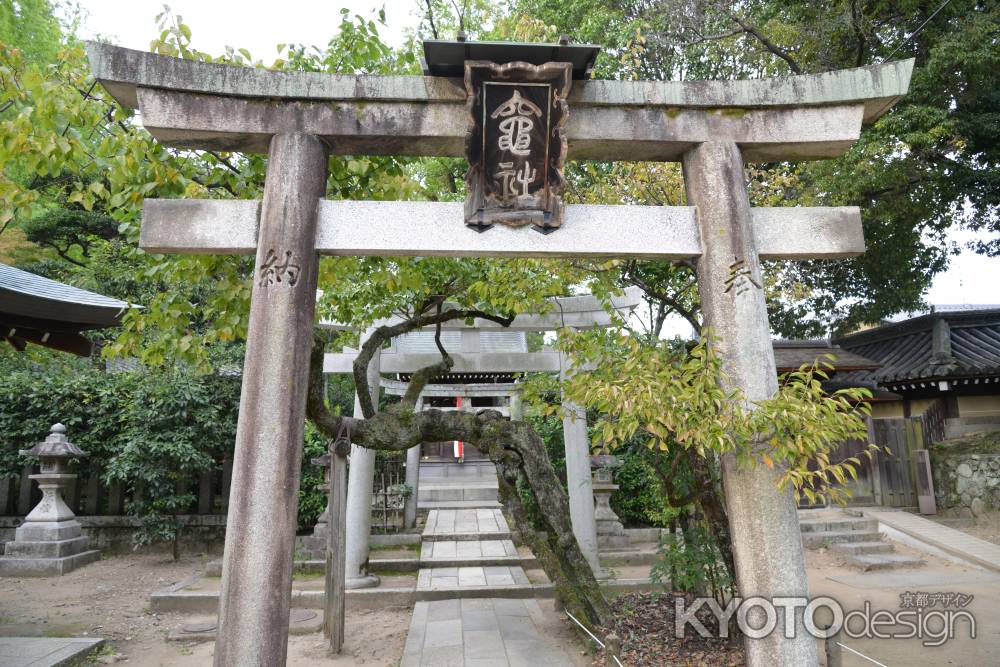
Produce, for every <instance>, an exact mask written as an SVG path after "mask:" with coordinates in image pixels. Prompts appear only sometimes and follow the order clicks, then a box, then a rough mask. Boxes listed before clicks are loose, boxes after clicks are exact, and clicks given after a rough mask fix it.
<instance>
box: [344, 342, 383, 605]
mask: <svg viewBox="0 0 1000 667" xmlns="http://www.w3.org/2000/svg"><path fill="white" fill-rule="evenodd" d="M369 335H370V332H366V334H365V336H364V337H363V339H362V341H361V342H362V344H363V343H364V341H366V340H368V336H369ZM381 359H382V353H381V351H379V350H376V351H375V354H374V355H372V358H371V362H370V363H369V364H368V387H369V389H370V390H371V396H372V402H373V403H374V404H375V407H376V409H377V408H378V394H379V379H380V375H379V365H380V363H381ZM354 416H355V417H357V418H358V419H364V414H363V413H362V412H361V401H360V400H359V399H358V397H357V395H355V397H354ZM374 481H375V450H374V449H366V448H364V447H358V446H357V445H354V444H352V445H351V464H350V466H349V468H348V480H347V553H346V555H345V562H346V570H345V577H346V581H345V584H344V585H345V587H346V588H348V589H354V588H372V587H373V586H378V584H379V578H378V577H377V576H375V575H371V574H368V573H367V572H365V568H366V567H367V564H368V539H369V535H370V533H371V528H372V486H373V483H374Z"/></svg>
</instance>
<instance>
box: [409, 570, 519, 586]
mask: <svg viewBox="0 0 1000 667" xmlns="http://www.w3.org/2000/svg"><path fill="white" fill-rule="evenodd" d="M512 586H528V587H530V586H531V582H530V581H528V575H526V574H525V573H524V568H522V567H521V566H520V565H486V566H479V565H475V566H465V567H422V568H420V571H419V572H418V573H417V591H418V592H419V591H440V590H459V589H480V590H485V589H491V588H508V587H512Z"/></svg>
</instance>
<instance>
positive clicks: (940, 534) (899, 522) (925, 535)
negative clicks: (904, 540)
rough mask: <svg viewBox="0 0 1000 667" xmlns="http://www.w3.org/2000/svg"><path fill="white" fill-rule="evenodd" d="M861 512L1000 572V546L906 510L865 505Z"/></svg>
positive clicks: (944, 549) (960, 556)
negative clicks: (895, 510) (894, 510)
mask: <svg viewBox="0 0 1000 667" xmlns="http://www.w3.org/2000/svg"><path fill="white" fill-rule="evenodd" d="M863 511H864V515H865V517H866V518H869V519H876V520H877V521H879V522H881V523H884V524H885V525H886V526H889V527H890V528H895V529H896V530H898V531H900V532H902V533H905V534H907V535H909V536H911V537H914V538H916V539H918V540H921V541H922V542H926V543H927V544H930V545H932V546H935V547H937V548H939V549H941V550H943V551H946V552H948V553H950V554H954V555H955V556H958V557H959V558H963V559H965V560H967V561H970V562H972V563H975V564H976V565H979V566H981V567H985V568H987V569H989V570H993V571H995V572H1000V545H996V544H993V543H992V542H987V541H986V540H981V539H979V538H978V537H973V536H972V535H969V534H968V533H963V532H962V531H960V530H955V529H954V528H949V527H948V526H942V525H941V524H939V523H936V522H934V521H930V520H929V519H925V518H923V517H921V516H917V515H916V514H910V513H909V512H886V511H881V510H875V509H868V508H865V509H864V510H863Z"/></svg>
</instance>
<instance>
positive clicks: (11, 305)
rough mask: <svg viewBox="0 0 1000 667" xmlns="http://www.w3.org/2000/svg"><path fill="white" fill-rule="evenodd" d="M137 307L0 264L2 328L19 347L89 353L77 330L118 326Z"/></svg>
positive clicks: (88, 344) (6, 335)
mask: <svg viewBox="0 0 1000 667" xmlns="http://www.w3.org/2000/svg"><path fill="white" fill-rule="evenodd" d="M135 307H136V306H132V305H130V304H128V303H126V302H124V301H119V300H118V299H113V298H111V297H108V296H104V295H103V294H97V293H96V292H90V291H88V290H85V289H80V288H79V287H73V286H72V285H67V284H65V283H61V282H58V281H55V280H50V279H49V278H44V277H42V276H39V275H35V274H34V273H29V272H28V271H22V270H21V269H17V268H14V267H13V266H8V265H7V264H0V329H2V332H0V333H2V335H3V337H4V338H6V339H7V340H8V342H10V343H11V344H12V345H14V347H16V348H17V349H24V344H25V343H26V342H31V343H35V344H38V345H43V346H46V347H52V348H55V349H59V350H63V351H65V352H72V353H73V354H79V355H82V356H86V355H88V354H90V352H91V347H92V346H91V343H90V341H88V340H87V339H86V338H84V337H83V336H81V335H79V332H81V331H86V330H88V329H100V328H103V327H114V326H118V325H119V324H120V323H121V318H122V315H123V314H124V313H125V311H127V310H128V309H129V308H135Z"/></svg>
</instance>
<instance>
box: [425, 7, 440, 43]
mask: <svg viewBox="0 0 1000 667" xmlns="http://www.w3.org/2000/svg"><path fill="white" fill-rule="evenodd" d="M427 20H428V22H430V24H431V34H432V35H434V39H441V38H440V37H439V36H438V29H437V26H436V25H434V9H433V8H432V7H431V0H427Z"/></svg>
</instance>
